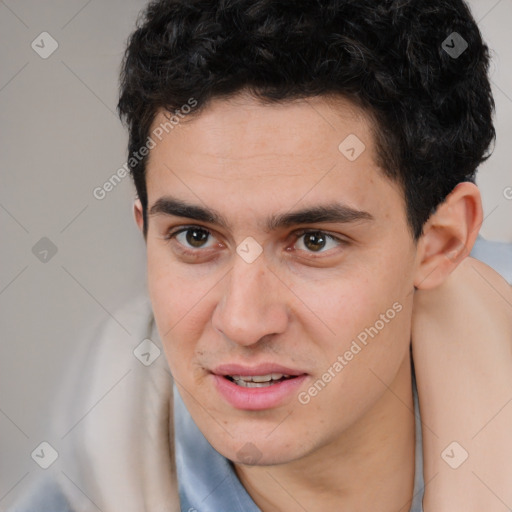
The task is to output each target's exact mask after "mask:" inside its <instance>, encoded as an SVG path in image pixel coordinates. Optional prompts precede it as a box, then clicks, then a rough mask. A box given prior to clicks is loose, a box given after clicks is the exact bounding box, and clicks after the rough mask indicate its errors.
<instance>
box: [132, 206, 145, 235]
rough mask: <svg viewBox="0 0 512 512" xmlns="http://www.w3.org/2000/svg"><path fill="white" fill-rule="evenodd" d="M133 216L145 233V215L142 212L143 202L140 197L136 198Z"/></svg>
mask: <svg viewBox="0 0 512 512" xmlns="http://www.w3.org/2000/svg"><path fill="white" fill-rule="evenodd" d="M133 216H134V218H135V223H136V224H137V226H138V228H139V229H140V231H141V233H144V215H143V213H142V203H141V202H140V199H135V201H134V203H133Z"/></svg>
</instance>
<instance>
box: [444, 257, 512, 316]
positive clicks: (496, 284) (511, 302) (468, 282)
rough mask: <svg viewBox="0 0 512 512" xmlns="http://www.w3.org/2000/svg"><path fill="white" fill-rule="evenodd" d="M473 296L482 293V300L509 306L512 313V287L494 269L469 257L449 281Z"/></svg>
mask: <svg viewBox="0 0 512 512" xmlns="http://www.w3.org/2000/svg"><path fill="white" fill-rule="evenodd" d="M450 279H451V280H452V281H453V282H454V284H455V285H457V286H458V287H461V288H463V289H464V290H466V291H468V292H469V293H472V294H478V293H482V294H483V296H482V299H484V298H488V299H489V300H491V302H498V303H499V304H501V305H503V306H505V305H508V307H509V308H510V311H511V313H512V286H510V285H509V284H508V282H507V281H506V280H505V279H504V278H503V277H502V276H501V275H500V274H499V273H498V272H496V271H495V270H494V269H493V268H492V267H490V266H489V265H486V264H485V263H483V262H481V261H480V260H477V259H475V258H471V257H467V258H465V259H464V260H463V261H462V262H461V263H460V265H459V266H458V267H457V268H456V269H455V270H454V271H453V273H452V275H451V276H450V278H449V280H450Z"/></svg>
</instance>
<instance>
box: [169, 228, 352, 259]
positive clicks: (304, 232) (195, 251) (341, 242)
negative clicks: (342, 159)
mask: <svg viewBox="0 0 512 512" xmlns="http://www.w3.org/2000/svg"><path fill="white" fill-rule="evenodd" d="M192 229H197V230H200V231H204V232H205V233H207V234H208V236H213V235H212V233H211V231H210V230H208V229H206V228H204V227H202V226H194V225H190V226H183V227H181V228H179V229H177V230H176V231H172V230H171V231H169V232H168V233H167V234H166V235H165V237H164V239H165V240H167V241H170V240H171V239H173V238H176V236H177V235H179V234H180V233H185V232H187V231H189V230H192ZM310 233H315V234H321V235H324V236H325V237H326V238H328V239H329V240H332V241H334V242H336V243H337V244H339V245H342V246H343V245H348V241H347V240H344V239H342V238H338V237H336V236H334V235H331V234H329V233H327V232H325V231H322V230H320V229H299V230H297V231H294V232H293V236H294V237H295V242H294V243H297V241H298V240H299V239H300V238H301V237H303V236H304V235H307V234H310ZM178 243H179V242H178ZM180 245H182V244H180ZM202 250H207V249H201V248H198V249H181V252H182V253H183V254H185V255H187V256H197V255H198V254H199V253H200V252H201V251H202ZM308 252H309V254H311V255H312V257H313V258H315V257H317V258H319V257H322V256H316V254H322V253H321V252H320V253H316V254H315V252H314V251H308ZM325 252H328V251H325Z"/></svg>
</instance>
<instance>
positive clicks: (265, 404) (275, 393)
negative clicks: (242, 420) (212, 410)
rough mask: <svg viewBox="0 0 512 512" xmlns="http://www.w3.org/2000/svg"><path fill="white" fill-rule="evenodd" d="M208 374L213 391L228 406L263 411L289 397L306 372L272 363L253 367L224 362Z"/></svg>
mask: <svg viewBox="0 0 512 512" xmlns="http://www.w3.org/2000/svg"><path fill="white" fill-rule="evenodd" d="M212 377H213V379H214V382H215V386H216V389H217V391H218V392H219V393H220V395H221V396H222V397H223V398H224V399H225V400H226V401H227V402H228V403H229V404H230V405H231V406H233V407H235V408H237V409H246V410H263V409H269V408H274V407H278V406H279V405H282V404H283V403H284V402H286V401H287V400H289V399H290V397H291V396H292V395H293V394H294V391H296V390H297V389H298V387H299V386H300V385H302V383H303V382H304V380H305V379H306V377H307V374H306V373H305V372H302V371H300V370H296V369H293V368H287V367H285V366H282V365H277V364H273V363H265V364H260V365H257V366H242V365H237V364H225V365H220V366H218V367H216V368H215V369H214V370H213V371H212Z"/></svg>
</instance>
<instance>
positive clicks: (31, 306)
mask: <svg viewBox="0 0 512 512" xmlns="http://www.w3.org/2000/svg"><path fill="white" fill-rule="evenodd" d="M144 3H145V2H144V1H142V0H108V1H103V2H100V1H99V0H89V1H84V0H67V1H64V0H61V1H58V0H49V1H45V2H41V1H36V0H5V1H0V43H1V50H0V116H1V127H0V137H1V138H0V141H1V142H0V168H1V187H0V227H1V245H0V247H1V252H0V262H1V264H0V322H1V327H2V330H1V333H2V337H1V345H0V347H1V348H0V350H1V354H0V365H1V366H0V510H5V509H6V508H7V506H8V505H9V503H11V501H12V500H13V499H14V498H15V497H16V496H17V495H19V494H22V493H23V489H24V488H25V487H26V486H27V485H28V483H29V482H30V480H31V479H32V478H34V477H35V476H37V474H38V472H41V471H43V470H42V469H40V468H39V467H38V466H37V465H36V464H35V463H34V461H33V460H32V459H31V458H30V453H31V452H32V450H33V449H34V448H35V447H36V446H37V445H38V444H39V443H40V442H41V441H43V440H44V439H45V434H46V432H47V428H48V414H47V410H48V408H49V407H50V405H51V403H52V397H53V396H54V393H55V390H56V386H57V384H56V383H57V382H58V379H59V377H60V376H61V374H62V371H63V370H64V369H65V367H66V362H67V361H68V360H69V357H70V356H71V354H72V352H73V349H74V346H75V341H76V339H77V338H78V337H79V336H80V334H81V333H83V332H84V330H85V329H86V328H88V327H89V326H90V325H91V324H93V323H95V322H97V321H98V319H102V318H105V317H107V316H109V315H111V314H112V312H113V311H115V310H116V308H117V307H118V306H119V305H120V304H122V303H123V301H124V300H125V299H126V298H127V297H128V296H131V295H134V294H136V293H137V291H138V290H140V289H141V288H143V287H144V286H145V256H144V244H143V242H142V238H141V236H140V235H139V232H138V231H137V229H136V228H135V225H134V222H133V217H132V210H131V208H132V201H133V198H134V190H133V188H132V183H131V181H130V178H129V177H127V178H125V179H124V180H123V181H122V182H121V183H120V184H119V185H118V186H116V187H115V189H114V190H112V191H111V192H110V193H108V194H107V195H106V197H105V198H104V199H103V200H98V199H96V198H95V197H94V196H93V190H94V188H95V187H98V186H102V184H103V183H104V182H105V181H106V180H108V179H109V178H110V177H111V176H112V175H113V174H114V173H115V172H116V171H117V170H118V169H119V168H120V167H121V166H122V165H123V164H124V163H125V161H126V151H125V148H126V133H125V131H124V129H123V127H122V126H121V124H120V122H119V120H118V118H117V116H116V114H115V105H116V102H117V83H118V82H117V80H118V70H119V64H120V61H121V56H122V52H123V48H124V43H125V40H126V38H127V37H128V35H129V33H130V31H131V30H132V28H133V26H134V21H135V18H136V15H137V13H138V11H139V10H140V8H141V7H142V6H143V5H144ZM470 4H471V6H472V8H473V12H474V14H475V18H476V19H477V20H479V23H480V26H481V29H482V31H483V33H484V36H485V38H486V40H487V42H488V44H489V45H490V47H491V48H492V50H493V66H492V72H491V76H492V82H493V87H494V93H495V100H496V104H497V117H496V126H497V132H498V138H497V144H496V148H495V152H494V155H493V156H492V157H491V159H490V160H489V161H488V162H487V163H486V164H485V165H484V166H483V167H482V168H481V170H480V175H479V181H478V183H479V185H480V187H481V191H482V194H483V202H484V209H485V215H486V220H485V222H484V225H483V227H482V230H481V234H482V235H483V236H484V237H485V238H488V239H491V240H502V241H508V242H512V221H511V219H512V200H510V199H508V200H507V198H506V197H505V196H506V194H505V190H507V187H512V172H511V162H512V144H511V142H510V141H511V136H512V51H511V50H510V48H512V33H511V31H510V23H511V22H512V0H500V1H497V0H473V1H472V2H470ZM42 32H48V33H49V34H50V35H51V36H52V37H53V38H54V39H55V40H56V42H57V43H58V48H57V50H56V51H55V52H54V53H53V54H52V55H50V56H49V57H48V58H46V59H43V58H41V57H40V56H39V54H38V53H36V51H35V50H34V49H33V48H32V47H31V44H32V42H33V41H34V40H35V43H37V44H39V46H40V48H38V50H39V51H40V52H44V51H48V50H49V49H50V48H51V46H50V44H51V42H50V40H49V39H47V38H45V39H44V48H42V47H41V46H43V44H42V43H41V42H40V41H41V37H38V36H39V35H40V34H41V33H42ZM43 37H46V36H43ZM36 48H37V47H36ZM511 192H512V191H511ZM511 196H512V193H511V194H509V197H511ZM43 237H46V238H48V239H49V240H51V242H52V244H53V245H54V246H55V247H56V248H57V252H56V254H55V255H52V252H51V250H50V252H49V253H48V254H47V255H46V261H40V259H38V258H44V255H45V253H44V252H43V253H42V252H41V251H44V250H45V249H48V246H47V245H45V243H46V242H44V241H43V242H39V241H40V239H41V238H43ZM38 242H39V244H42V245H38V246H36V247H39V249H38V250H36V251H35V252H36V253H37V255H38V257H36V255H35V254H34V253H33V247H34V245H35V244H36V243H38ZM46 244H47V243H46Z"/></svg>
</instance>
